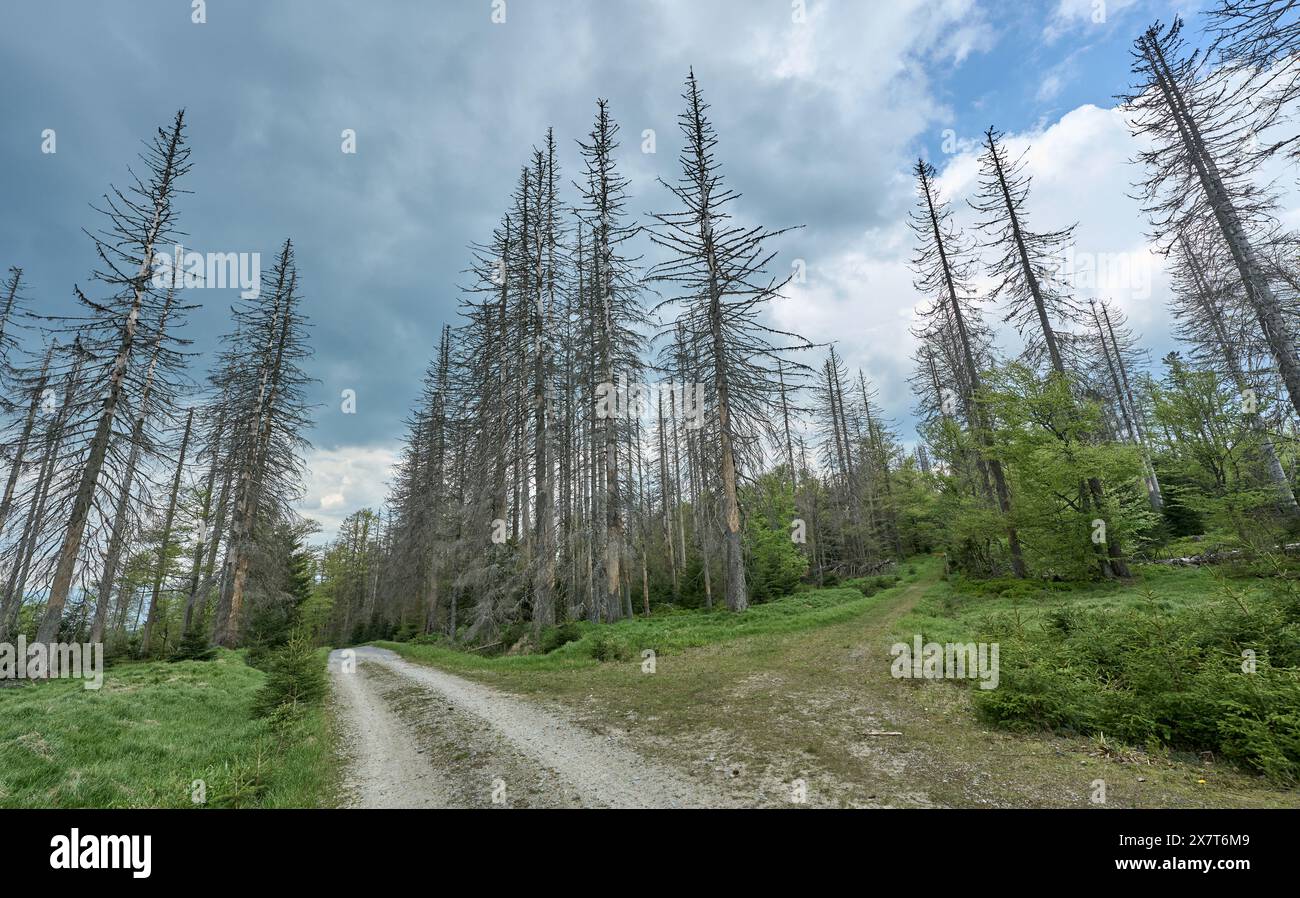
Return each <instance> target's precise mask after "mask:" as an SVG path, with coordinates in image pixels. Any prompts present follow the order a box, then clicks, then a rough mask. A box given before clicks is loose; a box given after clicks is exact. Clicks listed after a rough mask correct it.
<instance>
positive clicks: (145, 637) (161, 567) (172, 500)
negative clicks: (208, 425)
mask: <svg viewBox="0 0 1300 898" xmlns="http://www.w3.org/2000/svg"><path fill="white" fill-rule="evenodd" d="M193 426H194V409H190V411H189V414H188V415H186V416H185V433H184V435H182V436H181V450H180V456H179V457H178V458H177V460H176V475H175V476H174V477H173V478H172V488H171V494H170V496H169V498H168V499H167V514H166V515H165V516H164V517H163V526H162V535H161V536H159V538H158V567H157V569H156V570H155V571H154V575H153V590H152V592H151V593H150V595H149V614H148V615H147V617H146V618H145V622H144V633H143V634H142V636H141V637H140V653H141V654H142V655H143V656H144V657H146V658H147V657H149V651H150V646H149V638H150V636H152V634H153V628H154V624H156V623H157V621H158V597H159V594H160V593H161V592H162V582H163V578H164V577H165V576H166V574H167V552H168V550H169V549H170V547H171V540H172V523H173V522H174V521H175V519H176V499H177V497H178V496H179V495H180V491H181V476H182V475H183V474H184V473H185V454H186V452H187V451H188V450H189V447H190V433H191V431H192V429H193Z"/></svg>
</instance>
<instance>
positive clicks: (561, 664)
mask: <svg viewBox="0 0 1300 898" xmlns="http://www.w3.org/2000/svg"><path fill="white" fill-rule="evenodd" d="M936 568H937V562H936V561H934V560H932V559H926V560H922V561H921V562H919V563H918V566H914V567H912V568H910V572H905V573H904V574H902V575H900V576H897V577H874V578H864V579H863V580H857V581H854V585H853V586H841V587H836V588H830V589H808V590H803V591H800V592H796V593H794V594H793V595H789V596H785V597H783V598H780V599H777V600H775V601H772V602H766V603H764V604H762V605H754V606H751V607H750V608H749V610H748V611H746V612H745V613H744V614H733V613H732V612H730V611H727V610H725V609H723V610H714V611H704V610H660V611H657V612H656V613H655V614H653V615H651V616H649V617H637V618H633V619H630V620H622V621H617V622H614V623H610V624H593V623H589V622H587V621H578V622H574V623H570V624H566V625H565V626H564V627H560V628H554V627H552V628H548V630H547V631H546V632H544V633H543V635H542V644H543V645H545V644H547V643H548V642H556V641H558V639H559V638H564V639H567V641H565V642H563V644H561V645H559V646H558V647H557V648H555V649H553V650H552V651H550V652H546V653H530V654H518V655H486V656H485V655H481V654H478V653H475V652H467V651H464V650H461V649H458V648H454V647H452V646H450V645H447V644H439V643H431V644H420V643H402V642H377V643H375V644H376V645H379V646H382V647H383V648H387V649H392V650H393V651H395V652H397V653H398V654H400V655H402V656H404V657H406V658H408V659H410V660H412V661H418V662H424V663H427V664H434V665H437V666H439V667H444V668H446V669H448V670H458V671H475V670H478V671H508V670H520V671H528V670H535V671H555V670H580V669H584V668H590V667H593V666H596V665H598V664H601V663H602V662H605V661H627V660H630V659H636V660H640V658H641V652H642V651H644V650H646V649H651V650H653V651H654V652H655V654H656V656H662V655H669V654H672V653H674V652H680V651H682V650H684V649H690V648H698V647H701V646H708V645H713V644H716V643H721V642H728V641H731V640H734V639H742V638H753V637H772V636H777V635H780V634H787V633H797V632H800V631H803V630H809V629H813V628H816V627H821V626H826V625H828V624H835V623H840V622H842V621H845V620H850V619H852V618H854V617H857V616H858V615H860V614H862V613H863V612H864V611H866V610H868V609H869V608H871V607H873V606H874V605H876V604H877V603H878V602H879V601H881V599H882V598H883V597H884V596H886V595H887V594H888V593H889V591H890V590H891V589H893V588H896V587H897V585H898V584H899V582H900V581H904V582H912V581H914V580H915V579H916V578H917V577H920V576H924V575H927V574H929V573H931V572H932V570H933V569H936ZM561 633H562V634H563V635H562V637H561V636H560V634H561Z"/></svg>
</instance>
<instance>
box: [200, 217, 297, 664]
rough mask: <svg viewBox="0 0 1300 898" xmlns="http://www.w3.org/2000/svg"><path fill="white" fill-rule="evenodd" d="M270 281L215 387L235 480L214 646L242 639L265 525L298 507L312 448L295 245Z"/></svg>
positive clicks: (235, 338)
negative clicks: (247, 591)
mask: <svg viewBox="0 0 1300 898" xmlns="http://www.w3.org/2000/svg"><path fill="white" fill-rule="evenodd" d="M270 280H271V282H272V284H273V285H274V286H273V288H272V289H271V291H270V292H269V294H268V292H267V291H266V290H265V289H263V291H262V292H261V293H259V295H258V296H256V297H253V298H252V299H245V300H241V302H240V304H239V305H238V306H236V308H235V309H234V311H233V314H234V318H235V330H234V332H233V333H232V334H229V335H227V336H226V337H225V338H223V339H224V340H225V342H226V349H225V350H224V352H223V356H224V358H223V364H221V365H219V366H218V369H217V375H218V377H219V378H220V380H219V381H218V382H217V383H214V385H213V386H214V387H215V389H216V391H217V393H218V394H219V395H220V396H221V397H222V398H223V401H224V402H225V403H226V405H225V407H224V410H223V412H224V420H225V426H226V428H227V433H229V434H230V436H229V438H228V439H226V440H223V442H224V443H225V444H226V446H227V453H228V456H227V457H228V462H227V464H228V465H229V467H230V468H231V470H232V471H233V472H234V482H235V494H234V505H233V508H232V520H231V524H230V531H229V537H228V542H227V546H226V559H225V563H224V565H223V572H222V576H221V594H220V598H219V600H218V603H217V611H216V615H215V619H214V622H213V632H212V641H213V642H214V643H215V644H217V645H224V646H234V645H235V643H236V641H237V640H238V638H239V634H240V626H241V614H242V611H243V606H244V589H245V585H246V583H247V580H248V574H249V570H250V567H251V565H252V562H253V555H254V551H255V549H256V541H257V539H258V536H259V527H261V526H262V525H268V526H269V525H271V524H273V523H275V522H279V521H285V520H290V519H291V518H292V515H293V511H292V506H293V503H294V502H295V501H296V500H297V499H298V497H299V496H300V495H301V492H302V476H303V462H302V457H303V454H304V453H305V451H306V450H307V449H308V448H309V444H308V442H307V440H306V438H305V437H304V436H303V433H305V432H306V430H307V428H308V427H310V424H311V419H310V415H309V411H308V407H307V403H306V399H305V398H304V395H303V392H304V388H305V387H306V385H307V384H308V383H310V382H311V379H310V378H309V377H307V375H306V374H305V373H304V372H303V370H302V364H303V362H304V360H305V359H306V358H307V357H308V356H309V355H310V352H311V350H310V347H309V346H308V344H307V330H306V329H307V320H306V316H305V315H304V314H303V312H302V309H301V303H302V297H301V296H300V295H299V293H298V270H297V267H296V265H295V264H294V255H293V244H292V242H291V241H289V240H286V241H285V242H284V245H283V246H282V247H281V249H280V252H279V255H278V257H277V258H276V262H275V265H274V266H273V268H272V271H271V278H270Z"/></svg>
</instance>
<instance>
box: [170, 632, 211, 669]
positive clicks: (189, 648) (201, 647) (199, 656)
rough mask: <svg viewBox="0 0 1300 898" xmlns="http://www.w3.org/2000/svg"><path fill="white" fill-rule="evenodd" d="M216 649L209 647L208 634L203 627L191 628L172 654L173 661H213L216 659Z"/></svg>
mask: <svg viewBox="0 0 1300 898" xmlns="http://www.w3.org/2000/svg"><path fill="white" fill-rule="evenodd" d="M216 654H217V650H216V648H215V647H213V646H210V645H208V637H207V634H206V633H204V632H203V628H202V627H191V628H190V629H189V630H187V631H186V632H185V635H184V636H182V637H181V641H180V642H179V643H177V645H176V649H175V651H173V652H172V656H171V660H172V661H211V660H212V659H213V658H214V657H216Z"/></svg>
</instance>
